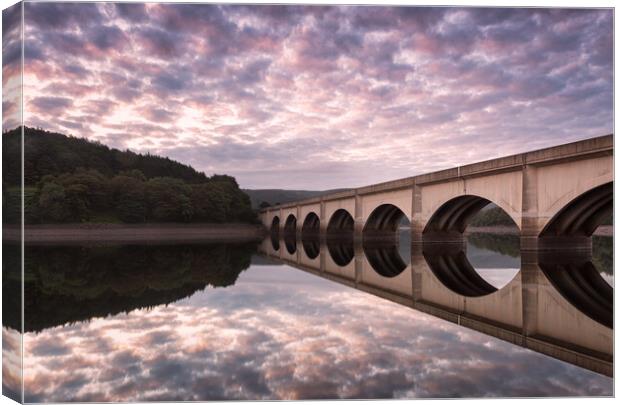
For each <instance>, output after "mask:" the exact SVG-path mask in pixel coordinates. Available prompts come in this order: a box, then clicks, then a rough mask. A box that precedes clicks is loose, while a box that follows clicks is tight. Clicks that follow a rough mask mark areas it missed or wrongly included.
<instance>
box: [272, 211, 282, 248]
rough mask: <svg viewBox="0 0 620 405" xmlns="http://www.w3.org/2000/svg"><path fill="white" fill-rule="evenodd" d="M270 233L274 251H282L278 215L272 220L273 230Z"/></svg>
mask: <svg viewBox="0 0 620 405" xmlns="http://www.w3.org/2000/svg"><path fill="white" fill-rule="evenodd" d="M269 233H270V237H271V246H272V247H273V250H275V251H278V250H280V217H278V216H277V215H276V216H274V217H273V219H272V220H271V228H270V232H269Z"/></svg>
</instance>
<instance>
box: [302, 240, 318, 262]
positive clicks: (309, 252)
mask: <svg viewBox="0 0 620 405" xmlns="http://www.w3.org/2000/svg"><path fill="white" fill-rule="evenodd" d="M301 244H302V246H303V247H304V252H306V256H308V259H316V258H317V257H318V256H319V253H320V252H321V245H320V241H319V238H318V236H317V237H312V236H309V237H304V235H303V234H302V236H301Z"/></svg>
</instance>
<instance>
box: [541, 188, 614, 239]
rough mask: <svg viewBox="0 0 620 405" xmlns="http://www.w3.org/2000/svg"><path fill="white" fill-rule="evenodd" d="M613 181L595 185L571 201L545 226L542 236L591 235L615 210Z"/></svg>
mask: <svg viewBox="0 0 620 405" xmlns="http://www.w3.org/2000/svg"><path fill="white" fill-rule="evenodd" d="M613 193H614V186H613V182H609V183H606V184H603V185H601V186H598V187H595V188H593V189H591V190H589V191H587V192H585V193H583V194H581V195H580V196H578V197H577V198H575V199H573V200H572V201H571V202H569V203H568V204H567V205H566V206H565V207H564V208H562V209H561V210H560V211H559V212H558V213H557V214H556V215H555V216H553V218H551V220H550V221H549V223H548V224H547V225H546V226H545V228H544V229H543V230H542V232H541V233H540V236H541V237H557V236H577V237H579V236H581V237H584V236H585V237H590V236H592V234H593V233H594V231H595V230H596V228H597V227H598V225H599V224H600V222H601V220H602V219H603V217H604V216H605V215H607V214H609V213H610V212H611V211H612V210H613V198H614V194H613Z"/></svg>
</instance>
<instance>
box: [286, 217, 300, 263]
mask: <svg viewBox="0 0 620 405" xmlns="http://www.w3.org/2000/svg"><path fill="white" fill-rule="evenodd" d="M296 231H297V218H295V215H293V214H289V216H288V217H286V222H285V223H284V246H285V247H286V251H287V252H289V254H293V253H295V252H296V251H297V240H296V235H295V233H296Z"/></svg>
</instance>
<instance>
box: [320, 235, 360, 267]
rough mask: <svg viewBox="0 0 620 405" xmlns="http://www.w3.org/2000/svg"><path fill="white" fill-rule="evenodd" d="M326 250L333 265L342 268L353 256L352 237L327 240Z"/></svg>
mask: <svg viewBox="0 0 620 405" xmlns="http://www.w3.org/2000/svg"><path fill="white" fill-rule="evenodd" d="M327 250H328V251H329V255H330V256H331V258H332V260H333V261H334V263H336V264H337V265H338V266H341V267H344V266H346V265H347V264H349V263H350V262H351V260H353V257H354V256H355V250H354V248H353V237H351V238H348V239H329V240H327Z"/></svg>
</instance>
